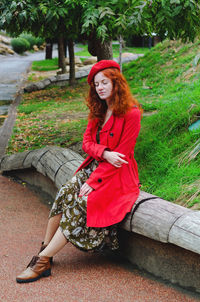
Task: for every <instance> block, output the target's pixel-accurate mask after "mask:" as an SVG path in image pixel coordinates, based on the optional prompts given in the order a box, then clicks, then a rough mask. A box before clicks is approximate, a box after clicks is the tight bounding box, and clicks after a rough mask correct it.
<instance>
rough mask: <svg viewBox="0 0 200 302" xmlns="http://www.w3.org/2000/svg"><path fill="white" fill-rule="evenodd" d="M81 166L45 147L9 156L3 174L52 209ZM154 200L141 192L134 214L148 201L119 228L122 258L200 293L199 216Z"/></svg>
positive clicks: (1, 165)
mask: <svg viewBox="0 0 200 302" xmlns="http://www.w3.org/2000/svg"><path fill="white" fill-rule="evenodd" d="M82 161H83V158H82V156H80V155H79V154H77V153H76V152H74V151H72V150H70V149H63V148H59V147H46V148H43V149H38V150H32V151H27V152H23V153H17V154H13V155H10V156H8V155H5V156H4V157H3V158H2V159H1V160H0V171H1V172H2V173H3V174H4V175H8V176H14V177H15V178H16V177H17V178H19V179H21V180H22V181H24V182H26V183H27V184H29V185H30V186H32V188H34V189H35V190H36V192H38V193H39V194H40V195H41V196H43V198H45V199H46V200H48V203H52V201H53V199H54V198H55V195H56V192H57V190H58V189H59V188H60V187H61V185H62V184H64V183H66V182H67V181H68V180H69V179H70V178H71V177H72V175H73V174H74V172H75V170H76V169H77V167H78V166H79V165H80V164H81V162H82ZM155 197H156V196H154V195H151V194H148V193H146V192H142V191H141V193H140V196H139V198H138V200H137V201H136V203H135V205H134V207H133V209H132V210H134V208H135V206H137V204H138V203H140V201H141V200H144V199H148V200H146V201H145V202H143V203H141V204H140V205H139V207H138V208H137V210H136V211H135V213H134V215H133V217H132V219H131V214H129V215H127V217H126V219H124V221H123V222H122V223H121V228H120V232H119V235H120V243H121V244H120V255H121V256H123V257H125V258H127V259H128V260H129V261H130V262H131V263H133V264H135V265H137V266H138V267H139V268H140V269H144V270H146V271H148V272H150V273H152V274H154V275H155V276H157V277H161V278H162V279H165V280H168V281H170V282H172V283H175V284H178V285H180V286H182V287H185V288H189V289H192V290H194V291H196V292H200V211H193V210H190V209H187V208H184V207H182V206H179V205H177V204H173V203H171V202H169V201H166V200H163V199H161V198H159V197H156V198H155ZM130 220H131V221H130Z"/></svg>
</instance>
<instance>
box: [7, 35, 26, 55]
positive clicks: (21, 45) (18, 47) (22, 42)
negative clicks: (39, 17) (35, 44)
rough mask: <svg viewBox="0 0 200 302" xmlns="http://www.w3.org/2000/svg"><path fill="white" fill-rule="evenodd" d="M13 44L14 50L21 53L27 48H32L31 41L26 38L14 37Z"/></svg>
mask: <svg viewBox="0 0 200 302" xmlns="http://www.w3.org/2000/svg"><path fill="white" fill-rule="evenodd" d="M11 46H12V48H13V50H14V51H15V52H17V53H19V54H22V53H23V52H25V51H26V50H29V49H30V43H29V42H28V41H27V40H26V39H24V38H14V39H12V40H11Z"/></svg>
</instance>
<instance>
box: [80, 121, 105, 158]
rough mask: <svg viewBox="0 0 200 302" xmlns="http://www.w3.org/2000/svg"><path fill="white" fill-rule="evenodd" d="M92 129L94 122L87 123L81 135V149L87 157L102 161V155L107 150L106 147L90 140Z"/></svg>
mask: <svg viewBox="0 0 200 302" xmlns="http://www.w3.org/2000/svg"><path fill="white" fill-rule="evenodd" d="M93 127H94V121H89V122H88V125H87V128H86V131H85V133H84V135H83V145H82V149H83V151H85V152H86V153H87V154H88V155H90V156H92V157H93V158H94V159H96V160H98V161H100V160H103V158H102V154H103V152H104V150H105V149H108V147H107V146H105V145H101V144H97V142H96V141H94V139H93V138H92V129H93Z"/></svg>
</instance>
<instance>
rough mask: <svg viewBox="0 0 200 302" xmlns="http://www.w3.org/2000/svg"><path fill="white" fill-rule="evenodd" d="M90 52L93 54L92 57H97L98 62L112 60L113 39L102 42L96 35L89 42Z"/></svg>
mask: <svg viewBox="0 0 200 302" xmlns="http://www.w3.org/2000/svg"><path fill="white" fill-rule="evenodd" d="M88 51H89V52H90V53H91V55H92V56H97V61H100V60H112V59H113V50H112V39H109V40H106V41H104V42H102V41H101V40H99V39H97V38H96V36H95V35H94V36H93V37H92V38H91V39H90V40H89V41H88Z"/></svg>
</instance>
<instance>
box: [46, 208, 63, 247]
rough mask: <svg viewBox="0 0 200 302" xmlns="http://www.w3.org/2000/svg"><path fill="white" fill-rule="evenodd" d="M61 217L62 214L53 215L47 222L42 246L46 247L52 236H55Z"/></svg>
mask: <svg viewBox="0 0 200 302" xmlns="http://www.w3.org/2000/svg"><path fill="white" fill-rule="evenodd" d="M61 217H62V214H58V215H55V216H53V217H51V218H49V220H48V224H47V228H46V233H45V237H44V243H43V244H44V245H48V244H49V242H50V241H51V239H52V238H53V236H54V235H55V233H56V231H57V229H58V227H59V224H60V219H61Z"/></svg>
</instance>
